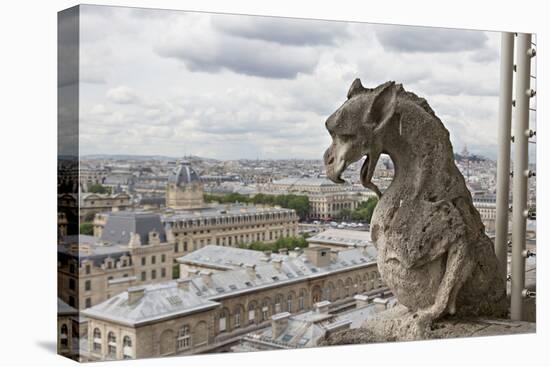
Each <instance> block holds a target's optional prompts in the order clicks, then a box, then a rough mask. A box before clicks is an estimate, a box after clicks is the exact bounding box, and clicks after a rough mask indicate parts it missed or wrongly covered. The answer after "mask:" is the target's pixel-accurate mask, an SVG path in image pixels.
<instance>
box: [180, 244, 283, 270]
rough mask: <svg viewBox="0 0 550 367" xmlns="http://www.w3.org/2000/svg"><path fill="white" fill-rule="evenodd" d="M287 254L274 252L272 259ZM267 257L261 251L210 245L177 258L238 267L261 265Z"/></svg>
mask: <svg viewBox="0 0 550 367" xmlns="http://www.w3.org/2000/svg"><path fill="white" fill-rule="evenodd" d="M286 257H287V256H286V255H279V254H272V255H271V258H270V259H271V260H274V259H284V258H286ZM262 259H266V255H265V254H264V253H263V252H261V251H254V250H247V249H240V248H234V247H223V246H214V245H208V246H205V247H203V248H200V249H198V250H195V251H193V252H191V253H189V254H187V255H185V256H182V257H180V258H178V259H177V261H178V262H179V263H180V264H195V265H204V266H209V267H216V268H223V269H226V270H228V269H237V268H240V267H241V266H242V265H243V264H250V265H259V264H262V263H263V262H264V261H263V260H262Z"/></svg>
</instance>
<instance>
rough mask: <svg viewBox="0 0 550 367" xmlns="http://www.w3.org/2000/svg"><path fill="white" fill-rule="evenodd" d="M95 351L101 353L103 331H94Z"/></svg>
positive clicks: (96, 329)
mask: <svg viewBox="0 0 550 367" xmlns="http://www.w3.org/2000/svg"><path fill="white" fill-rule="evenodd" d="M92 348H93V351H94V352H96V353H101V331H99V329H98V328H95V329H94V339H93V347H92Z"/></svg>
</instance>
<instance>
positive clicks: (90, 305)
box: [86, 298, 92, 308]
mask: <svg viewBox="0 0 550 367" xmlns="http://www.w3.org/2000/svg"><path fill="white" fill-rule="evenodd" d="M90 307H92V299H91V298H86V308H90Z"/></svg>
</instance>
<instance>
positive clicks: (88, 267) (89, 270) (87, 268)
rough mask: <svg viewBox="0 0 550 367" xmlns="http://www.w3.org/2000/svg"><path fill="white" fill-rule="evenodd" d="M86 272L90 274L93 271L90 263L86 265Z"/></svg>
mask: <svg viewBox="0 0 550 367" xmlns="http://www.w3.org/2000/svg"><path fill="white" fill-rule="evenodd" d="M85 269H86V274H90V273H91V272H92V267H91V266H90V265H86V267H85Z"/></svg>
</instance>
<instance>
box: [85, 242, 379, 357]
mask: <svg viewBox="0 0 550 367" xmlns="http://www.w3.org/2000/svg"><path fill="white" fill-rule="evenodd" d="M381 288H383V284H382V281H381V280H380V276H379V274H378V271H377V267H376V250H375V249H374V248H373V247H372V246H370V247H366V248H364V249H358V248H354V249H347V250H342V251H331V250H330V249H328V248H323V247H314V248H307V249H305V250H304V252H303V253H299V252H296V253H292V254H289V255H286V256H277V257H274V258H271V257H269V258H268V259H266V260H265V261H264V262H263V263H262V264H258V265H254V264H242V266H240V267H239V268H236V269H232V270H227V271H219V272H212V271H206V270H202V271H199V272H198V273H197V274H194V275H192V276H191V277H188V278H185V279H179V280H177V281H171V282H166V283H162V284H157V285H150V286H144V287H139V288H136V287H134V288H130V289H128V290H127V291H126V292H123V293H121V294H119V295H117V296H116V297H113V298H112V299H109V300H107V301H105V302H103V303H101V304H99V305H96V306H94V307H92V308H90V309H87V310H85V311H83V313H84V315H86V317H88V319H89V325H88V333H89V335H88V339H89V344H90V345H89V349H90V359H92V360H105V359H122V358H145V357H157V356H165V355H176V354H195V353H201V352H206V351H213V350H219V348H221V347H223V346H224V345H228V344H231V343H236V342H237V341H238V340H239V338H240V337H241V336H242V335H244V334H246V333H249V332H251V331H254V330H257V329H259V328H264V327H266V326H269V324H270V322H271V316H272V315H275V314H279V313H281V312H288V313H290V314H297V313H301V312H306V311H308V310H310V309H312V307H313V305H314V304H316V303H318V302H321V301H323V300H327V301H330V302H331V304H332V307H342V305H346V304H347V305H349V304H350V303H351V304H352V305H353V304H355V303H354V302H355V301H354V299H353V297H354V296H355V295H357V294H360V293H364V292H372V291H380V289H381ZM125 340H126V342H125ZM125 347H126V350H125V349H124V348H125Z"/></svg>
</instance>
